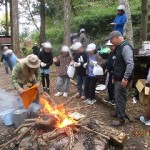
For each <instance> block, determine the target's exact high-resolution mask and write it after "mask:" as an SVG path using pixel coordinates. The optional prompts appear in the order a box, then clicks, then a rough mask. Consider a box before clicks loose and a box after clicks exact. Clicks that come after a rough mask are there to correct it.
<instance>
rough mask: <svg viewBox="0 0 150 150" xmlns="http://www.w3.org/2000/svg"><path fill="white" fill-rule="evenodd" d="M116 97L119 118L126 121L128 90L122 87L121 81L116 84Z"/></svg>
mask: <svg viewBox="0 0 150 150" xmlns="http://www.w3.org/2000/svg"><path fill="white" fill-rule="evenodd" d="M114 95H115V103H116V112H117V116H118V118H121V119H124V118H125V109H126V101H127V89H126V88H123V87H122V85H121V81H116V82H115V83H114Z"/></svg>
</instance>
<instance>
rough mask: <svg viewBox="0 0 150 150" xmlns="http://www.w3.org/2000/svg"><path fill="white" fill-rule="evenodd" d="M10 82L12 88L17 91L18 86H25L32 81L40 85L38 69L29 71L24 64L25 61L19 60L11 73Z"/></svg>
mask: <svg viewBox="0 0 150 150" xmlns="http://www.w3.org/2000/svg"><path fill="white" fill-rule="evenodd" d="M11 80H12V84H13V86H14V88H15V89H17V90H18V89H19V88H20V84H23V85H25V84H27V83H29V82H33V81H35V82H36V83H40V81H41V74H40V69H39V68H37V69H30V71H29V70H28V67H27V66H26V64H25V59H24V58H23V59H20V60H18V63H17V64H16V66H15V67H14V69H13V71H12V75H11Z"/></svg>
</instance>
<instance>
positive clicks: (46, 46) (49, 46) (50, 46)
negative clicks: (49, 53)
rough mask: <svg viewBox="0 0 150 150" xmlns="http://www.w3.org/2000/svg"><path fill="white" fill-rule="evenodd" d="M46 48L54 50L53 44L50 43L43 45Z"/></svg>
mask: <svg viewBox="0 0 150 150" xmlns="http://www.w3.org/2000/svg"><path fill="white" fill-rule="evenodd" d="M43 46H44V48H52V44H51V43H50V42H46V43H44V44H43Z"/></svg>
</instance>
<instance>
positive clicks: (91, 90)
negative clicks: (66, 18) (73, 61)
mask: <svg viewBox="0 0 150 150" xmlns="http://www.w3.org/2000/svg"><path fill="white" fill-rule="evenodd" d="M86 51H87V53H88V63H87V64H84V67H87V76H86V80H85V96H86V98H87V99H86V100H85V101H84V102H85V103H87V104H90V105H92V104H94V103H95V102H96V99H95V88H96V83H97V76H95V75H94V74H93V70H94V66H95V65H100V66H102V65H103V64H104V63H105V61H104V60H103V59H102V58H101V56H100V55H98V54H96V53H95V51H96V45H95V44H94V43H91V44H89V45H88V46H87V49H86Z"/></svg>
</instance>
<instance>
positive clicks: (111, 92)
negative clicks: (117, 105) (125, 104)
mask: <svg viewBox="0 0 150 150" xmlns="http://www.w3.org/2000/svg"><path fill="white" fill-rule="evenodd" d="M112 76H113V75H112V73H110V74H109V81H108V95H109V100H110V101H113V100H115V98H114V83H113V82H112Z"/></svg>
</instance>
